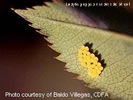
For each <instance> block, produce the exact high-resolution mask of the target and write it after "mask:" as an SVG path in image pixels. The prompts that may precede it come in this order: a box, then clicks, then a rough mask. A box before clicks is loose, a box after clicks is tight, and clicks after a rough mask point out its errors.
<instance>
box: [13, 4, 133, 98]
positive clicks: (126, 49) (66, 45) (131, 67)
mask: <svg viewBox="0 0 133 100" xmlns="http://www.w3.org/2000/svg"><path fill="white" fill-rule="evenodd" d="M15 12H16V13H18V14H19V15H21V16H22V17H24V18H25V19H26V20H28V21H29V22H31V23H32V25H31V26H32V27H34V28H36V29H40V31H39V33H41V34H43V35H47V36H48V38H47V40H48V41H49V42H50V43H52V45H51V46H50V47H51V48H52V49H54V50H55V51H57V52H59V53H60V55H59V56H58V57H57V59H58V60H60V61H63V62H65V63H66V67H67V68H68V69H67V70H68V71H69V72H72V73H74V74H78V79H79V80H83V81H84V82H85V83H88V87H91V88H98V89H101V90H102V91H106V92H108V93H110V94H111V96H112V98H116V97H117V98H121V99H122V100H133V39H132V38H130V37H127V36H123V35H118V34H116V33H113V32H109V31H105V30H100V29H96V28H91V27H89V26H91V25H90V24H88V22H86V21H85V20H84V19H83V17H81V16H77V14H78V13H73V12H74V11H72V10H71V9H69V8H68V7H65V5H63V4H62V3H57V2H56V3H47V6H35V7H34V9H30V8H28V9H27V10H15ZM87 42H89V43H93V47H92V48H93V50H94V51H96V50H98V52H99V53H100V54H101V57H102V59H104V60H105V63H106V64H107V65H106V67H105V68H104V69H103V71H102V73H101V74H100V76H98V77H97V78H91V77H90V76H89V75H88V71H87V69H86V68H84V67H82V66H81V65H80V62H79V58H78V50H79V48H80V47H81V46H83V45H84V44H86V43H87Z"/></svg>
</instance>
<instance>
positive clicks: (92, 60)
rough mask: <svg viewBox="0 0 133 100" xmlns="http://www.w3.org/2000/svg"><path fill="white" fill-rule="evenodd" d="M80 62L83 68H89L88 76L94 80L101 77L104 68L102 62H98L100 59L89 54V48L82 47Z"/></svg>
mask: <svg viewBox="0 0 133 100" xmlns="http://www.w3.org/2000/svg"><path fill="white" fill-rule="evenodd" d="M78 56H79V61H80V64H81V66H83V67H87V68H88V74H89V75H90V76H91V77H92V78H96V77H98V76H99V74H100V73H101V71H102V70H103V67H102V65H101V63H100V62H98V58H97V57H96V56H95V55H94V54H93V53H90V52H89V48H88V47H87V46H82V47H81V48H80V49H79V53H78Z"/></svg>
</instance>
